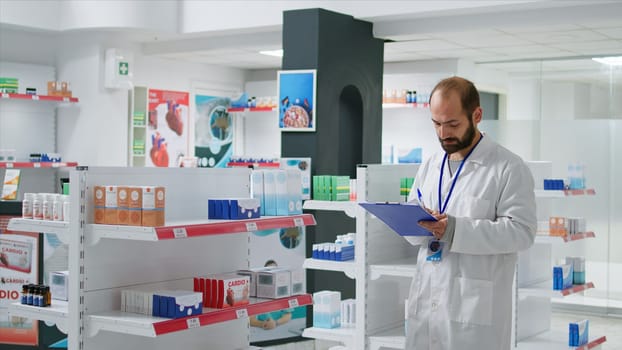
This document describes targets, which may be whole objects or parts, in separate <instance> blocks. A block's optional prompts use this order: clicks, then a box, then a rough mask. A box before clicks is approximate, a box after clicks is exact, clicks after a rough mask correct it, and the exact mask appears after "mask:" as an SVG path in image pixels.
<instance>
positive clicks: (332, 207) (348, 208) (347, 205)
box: [302, 200, 359, 218]
mask: <svg viewBox="0 0 622 350" xmlns="http://www.w3.org/2000/svg"><path fill="white" fill-rule="evenodd" d="M302 209H306V210H329V211H343V212H345V213H346V215H348V216H349V217H351V218H353V217H356V212H357V210H358V209H359V205H358V202H354V201H318V200H306V201H305V202H304V203H303V205H302Z"/></svg>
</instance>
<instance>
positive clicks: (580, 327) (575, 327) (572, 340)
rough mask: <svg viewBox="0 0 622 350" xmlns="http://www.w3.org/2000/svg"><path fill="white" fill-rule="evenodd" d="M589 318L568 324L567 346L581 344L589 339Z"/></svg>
mask: <svg viewBox="0 0 622 350" xmlns="http://www.w3.org/2000/svg"><path fill="white" fill-rule="evenodd" d="M589 328H590V321H589V320H581V321H578V322H572V323H570V324H569V325H568V346H573V347H577V346H583V345H585V344H587V342H588V341H589Z"/></svg>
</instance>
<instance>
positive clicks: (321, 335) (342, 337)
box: [302, 327, 355, 349]
mask: <svg viewBox="0 0 622 350" xmlns="http://www.w3.org/2000/svg"><path fill="white" fill-rule="evenodd" d="M354 332H355V328H350V327H342V328H331V329H329V328H318V327H311V328H305V330H304V331H302V336H303V337H305V338H313V339H320V340H328V341H334V342H339V343H342V344H344V345H345V347H346V348H348V349H353V347H352V345H353V343H354Z"/></svg>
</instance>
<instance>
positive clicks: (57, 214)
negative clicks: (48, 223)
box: [52, 194, 63, 221]
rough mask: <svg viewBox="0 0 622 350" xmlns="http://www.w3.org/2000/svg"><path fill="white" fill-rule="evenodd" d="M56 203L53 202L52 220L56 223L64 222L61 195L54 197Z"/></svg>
mask: <svg viewBox="0 0 622 350" xmlns="http://www.w3.org/2000/svg"><path fill="white" fill-rule="evenodd" d="M53 198H54V202H52V219H53V220H54V221H62V220H63V196H62V195H60V194H56V195H54V197H53Z"/></svg>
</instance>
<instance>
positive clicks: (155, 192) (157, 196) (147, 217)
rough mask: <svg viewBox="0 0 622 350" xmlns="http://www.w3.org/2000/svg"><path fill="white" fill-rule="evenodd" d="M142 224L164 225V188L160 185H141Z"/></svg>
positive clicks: (150, 225) (151, 225)
mask: <svg viewBox="0 0 622 350" xmlns="http://www.w3.org/2000/svg"><path fill="white" fill-rule="evenodd" d="M142 189H143V192H142V196H143V207H142V215H143V217H142V225H143V226H149V227H157V226H164V206H165V200H166V199H165V190H164V187H162V186H143V188H142Z"/></svg>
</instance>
